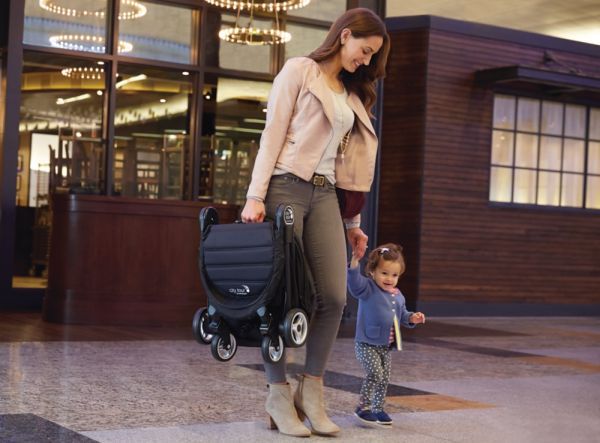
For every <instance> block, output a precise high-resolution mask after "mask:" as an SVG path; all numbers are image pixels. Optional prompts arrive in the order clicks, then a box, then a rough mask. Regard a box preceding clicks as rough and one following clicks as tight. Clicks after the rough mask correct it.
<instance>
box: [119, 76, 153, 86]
mask: <svg viewBox="0 0 600 443" xmlns="http://www.w3.org/2000/svg"><path fill="white" fill-rule="evenodd" d="M147 78H148V76H147V75H146V74H139V75H134V76H133V77H129V78H126V79H125V80H121V81H119V82H117V83H116V84H115V86H116V88H117V89H118V88H122V87H123V86H125V85H127V84H129V83H133V82H139V81H142V80H146V79H147Z"/></svg>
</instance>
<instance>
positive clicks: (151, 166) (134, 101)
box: [114, 64, 193, 199]
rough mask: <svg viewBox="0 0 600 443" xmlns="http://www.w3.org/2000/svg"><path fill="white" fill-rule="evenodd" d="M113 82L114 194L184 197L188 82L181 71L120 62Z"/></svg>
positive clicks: (187, 138) (146, 196)
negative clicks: (117, 73) (115, 103)
mask: <svg viewBox="0 0 600 443" xmlns="http://www.w3.org/2000/svg"><path fill="white" fill-rule="evenodd" d="M117 80H118V81H117V83H116V85H115V87H116V89H117V106H116V112H115V115H114V123H115V144H114V148H115V149H114V191H115V193H117V194H119V195H123V196H130V197H138V198H151V199H156V198H166V199H182V198H183V193H184V187H185V183H184V179H185V177H184V173H185V171H186V170H189V158H188V155H187V153H188V152H189V146H188V145H189V133H190V127H189V123H190V106H191V105H190V104H191V103H192V93H193V91H192V79H190V76H189V75H183V73H182V72H180V71H173V70H166V69H159V68H152V67H141V66H139V65H127V64H120V65H119V76H118V77H117Z"/></svg>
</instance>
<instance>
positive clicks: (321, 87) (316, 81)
mask: <svg viewBox="0 0 600 443" xmlns="http://www.w3.org/2000/svg"><path fill="white" fill-rule="evenodd" d="M308 90H309V91H310V92H311V93H312V94H313V95H314V96H315V97H317V99H319V101H320V102H321V105H322V106H323V112H325V116H326V117H327V120H329V123H330V124H331V126H333V121H334V113H335V108H334V104H333V96H332V93H331V89H330V88H329V86H328V85H327V82H326V81H325V78H324V77H323V75H322V74H321V71H320V70H319V68H318V67H317V74H316V76H315V77H314V78H313V79H312V80H311V81H310V83H309V85H308ZM346 103H348V106H350V109H352V111H354V114H355V115H356V116H358V119H359V120H360V121H361V123H362V124H363V125H364V126H365V127H366V128H367V129H368V130H369V131H371V132H372V133H373V135H376V134H375V129H373V124H372V123H371V119H370V118H369V115H368V114H367V111H366V109H365V107H364V105H363V104H362V102H361V101H360V98H358V96H357V95H356V94H354V93H350V94H348V99H347V100H346Z"/></svg>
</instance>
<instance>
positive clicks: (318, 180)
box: [312, 174, 325, 187]
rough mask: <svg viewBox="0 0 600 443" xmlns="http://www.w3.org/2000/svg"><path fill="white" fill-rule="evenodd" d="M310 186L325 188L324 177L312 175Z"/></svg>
mask: <svg viewBox="0 0 600 443" xmlns="http://www.w3.org/2000/svg"><path fill="white" fill-rule="evenodd" d="M312 184H313V185H315V186H321V187H323V186H325V176H324V175H317V174H315V175H313V178H312Z"/></svg>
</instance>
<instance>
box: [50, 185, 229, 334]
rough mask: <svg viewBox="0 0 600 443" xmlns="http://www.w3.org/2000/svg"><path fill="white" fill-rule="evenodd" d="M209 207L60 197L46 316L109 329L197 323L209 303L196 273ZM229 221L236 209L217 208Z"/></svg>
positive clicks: (55, 202) (55, 209) (54, 221)
mask: <svg viewBox="0 0 600 443" xmlns="http://www.w3.org/2000/svg"><path fill="white" fill-rule="evenodd" d="M203 206H206V204H202V203H196V202H185V201H165V200H155V201H152V200H141V199H128V198H122V197H99V196H75V195H55V196H54V198H53V218H52V234H51V249H50V263H49V269H48V271H49V272H48V290H47V295H46V298H45V301H44V318H45V319H47V320H50V321H56V322H64V323H80V324H108V325H166V324H174V323H181V322H190V321H191V318H192V315H193V313H194V311H195V309H197V308H198V307H199V306H201V305H202V304H203V303H205V300H206V298H205V295H204V294H203V290H202V288H201V284H200V276H199V273H198V268H197V256H198V244H199V237H200V236H199V227H198V214H199V212H200V209H201V208H202V207H203ZM214 206H215V207H216V208H217V209H218V211H219V214H220V216H221V221H222V222H231V221H233V219H234V218H235V216H236V212H237V207H236V206H223V205H214Z"/></svg>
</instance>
